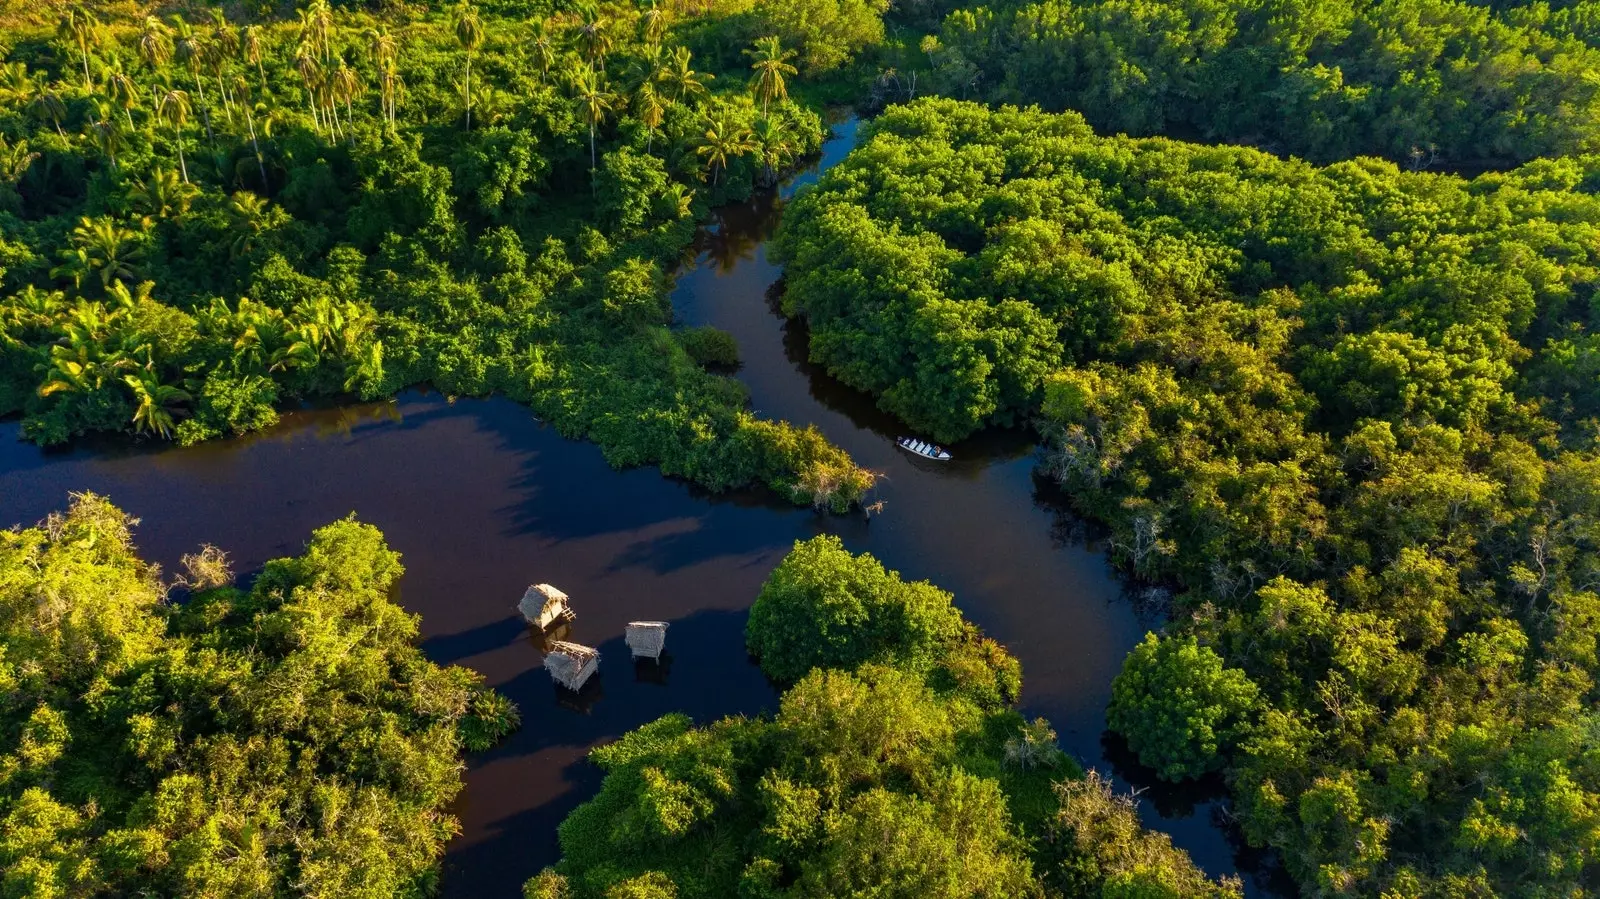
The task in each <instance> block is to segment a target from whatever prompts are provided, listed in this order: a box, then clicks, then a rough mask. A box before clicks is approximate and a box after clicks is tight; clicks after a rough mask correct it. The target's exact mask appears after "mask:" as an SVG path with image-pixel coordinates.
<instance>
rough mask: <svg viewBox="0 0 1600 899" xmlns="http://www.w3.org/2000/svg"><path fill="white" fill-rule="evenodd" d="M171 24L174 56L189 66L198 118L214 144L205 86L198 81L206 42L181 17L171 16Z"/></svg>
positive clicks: (207, 136)
mask: <svg viewBox="0 0 1600 899" xmlns="http://www.w3.org/2000/svg"><path fill="white" fill-rule="evenodd" d="M172 24H173V31H174V33H175V35H176V37H175V38H174V40H173V48H174V51H175V55H176V56H177V58H178V61H179V62H182V63H187V64H188V66H189V75H190V76H191V77H192V78H194V87H195V95H196V96H197V97H199V98H200V117H201V118H202V119H204V120H205V124H206V139H207V140H210V141H211V142H212V143H215V142H216V139H217V138H216V135H214V134H212V133H211V112H210V110H208V109H207V108H206V86H205V83H204V82H202V81H201V80H200V64H201V63H203V62H205V61H206V60H207V59H208V58H209V56H208V54H209V50H208V48H207V46H206V40H205V38H204V37H202V36H201V35H200V34H198V33H197V32H195V30H194V29H193V28H190V27H189V23H188V22H186V21H184V19H183V17H182V16H173V17H172Z"/></svg>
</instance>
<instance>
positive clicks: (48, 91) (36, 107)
mask: <svg viewBox="0 0 1600 899" xmlns="http://www.w3.org/2000/svg"><path fill="white" fill-rule="evenodd" d="M43 76H44V73H43V72H40V73H39V74H38V75H37V76H35V82H34V89H33V100H32V101H30V102H29V103H28V112H29V113H30V114H31V115H32V116H33V117H34V118H36V119H38V120H39V121H41V122H43V121H45V120H47V119H48V120H49V121H50V122H51V124H53V125H55V126H56V133H57V134H59V135H61V136H62V137H66V136H67V134H66V132H65V131H62V130H61V120H62V119H65V118H66V117H67V104H66V102H65V101H63V100H62V99H61V95H60V94H58V93H56V89H55V88H53V87H51V86H49V85H48V84H46V83H45V80H44V77H43Z"/></svg>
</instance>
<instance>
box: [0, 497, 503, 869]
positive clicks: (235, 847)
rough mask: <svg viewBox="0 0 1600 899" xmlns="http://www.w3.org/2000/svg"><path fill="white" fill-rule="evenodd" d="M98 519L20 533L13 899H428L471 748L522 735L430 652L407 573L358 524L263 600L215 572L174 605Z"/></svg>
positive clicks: (13, 599)
mask: <svg viewBox="0 0 1600 899" xmlns="http://www.w3.org/2000/svg"><path fill="white" fill-rule="evenodd" d="M131 524H132V522H130V521H129V520H128V519H127V518H126V517H125V516H124V515H123V514H122V513H121V512H120V511H118V510H117V509H115V508H114V507H112V506H111V504H110V503H108V502H107V501H106V500H104V499H102V498H99V497H96V496H82V497H78V498H77V499H76V500H75V501H74V503H73V505H72V508H71V509H70V511H68V512H66V513H65V514H60V515H52V516H51V517H50V518H49V519H48V520H47V521H45V522H43V523H41V524H40V525H39V526H38V527H33V528H28V529H25V530H10V531H3V532H0V872H3V873H0V896H5V897H8V899H10V897H16V899H22V897H29V899H48V897H58V896H60V897H67V896H91V895H128V896H132V895H165V896H243V895H256V896H270V895H289V894H290V893H293V894H294V895H301V896H322V897H330V899H331V897H346V896H365V897H372V899H380V897H382V899H388V897H393V896H421V895H426V894H427V893H429V892H430V890H431V888H432V885H433V883H434V881H435V876H436V869H435V863H436V861H437V860H438V857H439V855H440V853H441V852H442V851H443V849H444V844H445V842H446V841H447V840H448V839H449V838H450V837H451V836H453V835H454V834H455V827H456V823H455V819H454V818H452V817H451V816H450V815H449V814H447V813H446V812H445V808H446V806H447V805H448V804H449V802H450V801H451V799H452V798H454V796H455V795H456V793H457V792H458V791H459V790H460V789H461V754H462V752H463V750H464V749H468V748H471V749H485V748H488V746H489V745H491V744H492V743H493V742H494V741H495V740H496V739H498V738H499V737H500V736H501V735H502V734H504V733H505V732H507V731H508V730H510V729H511V728H513V727H515V726H516V721H517V715H516V710H515V708H514V707H512V706H511V704H510V703H509V702H507V701H506V700H505V699H503V698H502V697H500V696H498V695H497V694H495V693H492V692H490V691H488V690H485V689H484V688H483V687H482V686H481V678H479V677H478V675H476V674H474V673H473V672H471V671H468V670H467V669H465V668H458V667H449V668H441V667H439V666H437V665H434V664H433V663H431V662H429V661H428V660H427V659H425V658H424V657H423V655H422V653H421V652H420V651H419V650H418V649H417V648H416V647H415V645H414V643H415V640H416V636H417V620H416V618H415V616H412V615H408V614H406V613H405V612H404V611H402V610H401V609H400V608H399V607H398V606H396V605H394V604H393V603H392V602H390V601H389V598H388V593H389V588H390V586H391V585H392V584H393V582H394V580H395V579H396V578H397V577H399V576H400V573H401V568H400V561H399V556H398V555H397V554H396V553H394V552H392V551H390V550H389V549H388V547H386V546H385V545H384V542H383V537H382V536H381V535H380V534H379V533H378V532H377V530H375V529H374V528H372V527H369V526H367V525H363V524H359V523H357V522H356V521H354V520H348V519H347V520H345V521H341V522H337V523H335V524H331V525H329V526H327V527H325V528H322V529H320V530H318V531H317V532H316V533H315V534H313V535H312V538H311V542H310V543H309V544H308V545H307V547H306V551H305V553H304V554H303V555H301V556H299V557H297V558H292V559H279V560H276V561H274V562H270V563H268V564H267V566H266V568H265V570H264V571H262V572H261V574H260V576H259V577H258V578H257V579H256V581H255V584H254V586H253V587H252V588H251V589H250V590H249V592H244V591H241V590H237V589H234V588H233V587H230V586H227V585H226V579H227V578H228V574H227V570H226V563H225V559H224V557H222V556H221V555H220V554H217V553H216V552H215V551H214V550H208V551H207V552H206V553H202V554H197V555H196V556H195V557H193V558H192V559H191V560H189V561H190V566H189V567H190V573H189V575H188V581H189V582H190V584H191V586H192V587H193V588H194V589H195V591H196V592H194V593H193V595H192V596H191V597H190V598H189V599H188V601H187V602H185V603H183V604H181V605H175V604H169V603H168V602H167V601H166V592H167V585H165V584H163V583H162V581H161V579H160V573H159V572H158V571H157V570H156V569H154V568H153V567H151V566H149V565H147V564H145V563H144V562H142V561H140V559H139V558H138V557H137V556H136V555H135V554H134V551H133V548H132V543H131V538H130V534H129V528H130V526H131Z"/></svg>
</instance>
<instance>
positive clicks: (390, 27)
mask: <svg viewBox="0 0 1600 899" xmlns="http://www.w3.org/2000/svg"><path fill="white" fill-rule="evenodd" d="M528 13H529V11H528V10H521V11H519V12H516V13H507V14H506V15H505V16H504V17H502V16H498V15H495V14H493V13H492V12H491V13H479V14H475V16H476V17H475V18H472V22H473V26H472V28H468V31H469V32H471V33H470V34H468V35H467V36H468V37H470V38H471V40H470V41H468V42H467V43H463V37H462V32H461V29H460V28H458V27H457V26H458V25H461V24H462V23H461V22H458V21H457V19H458V18H459V17H457V16H455V15H454V14H453V13H449V14H447V13H444V12H433V13H427V12H424V11H422V10H399V9H394V10H389V11H388V12H386V13H385V14H383V15H377V16H374V15H371V14H369V13H367V12H364V11H354V10H352V11H344V10H341V11H337V12H336V11H334V10H333V9H332V8H330V7H329V6H328V5H327V4H326V3H323V2H316V3H313V4H312V5H311V6H310V7H308V8H307V10H305V17H304V19H303V20H299V21H294V22H291V21H287V20H284V21H275V20H267V21H262V22H258V23H255V24H253V25H251V26H250V28H251V29H253V30H251V31H249V32H248V35H250V36H252V41H254V43H253V45H252V46H254V47H255V48H256V51H259V52H255V51H249V52H247V51H246V49H245V48H244V47H243V46H242V45H241V44H239V43H238V40H242V37H241V35H244V34H246V33H245V32H240V31H239V29H238V27H237V26H236V25H233V24H228V23H226V22H224V23H223V24H222V25H214V24H213V23H206V24H205V25H203V26H200V25H190V24H188V23H185V22H184V21H183V20H182V19H181V18H180V19H177V20H167V19H159V20H150V21H149V22H141V21H127V20H122V19H113V20H111V21H108V22H107V23H106V24H105V27H102V28H97V29H94V30H93V33H92V34H91V35H89V36H88V38H87V40H88V49H87V51H86V52H87V54H88V56H89V57H90V64H89V72H88V74H87V77H80V76H81V75H82V73H81V71H80V69H81V66H78V65H77V63H79V62H80V61H81V57H82V56H83V54H84V52H85V51H84V50H83V48H82V47H80V46H79V43H78V41H77V40H76V38H74V39H72V40H70V41H67V40H64V39H63V38H60V37H51V36H50V35H49V33H46V32H45V31H44V30H43V29H33V30H38V31H40V34H39V36H38V40H37V43H27V42H18V43H16V44H15V45H16V46H18V47H22V46H24V44H26V45H27V47H28V48H29V49H27V50H23V49H19V50H17V51H15V53H13V58H11V59H8V60H7V62H6V65H7V66H8V68H6V69H5V70H4V72H5V73H7V74H6V78H7V79H11V80H9V81H6V82H5V84H8V85H10V87H4V86H0V162H3V163H4V165H0V187H3V188H4V191H0V234H3V235H4V237H3V238H0V296H3V297H4V298H3V299H0V414H12V413H21V414H22V416H23V419H24V432H25V434H26V435H27V436H28V437H29V438H31V439H33V440H36V441H39V442H41V443H61V442H64V441H67V440H70V439H72V438H73V437H75V436H77V435H80V434H85V433H88V432H92V431H128V432H132V433H135V434H138V435H142V436H146V437H150V438H156V439H168V438H175V439H177V440H180V441H182V442H185V443H193V442H197V441H201V440H206V439H211V438H215V437H223V436H228V435H235V434H240V433H244V432H247V431H251V430H256V429H260V428H263V427H267V426H270V425H271V424H272V423H273V422H274V421H275V416H276V413H275V412H274V410H275V409H276V408H278V407H280V406H281V405H284V404H288V403H293V402H296V401H299V400H302V399H304V398H308V397H336V398H342V397H359V398H363V399H373V398H377V397H383V396H388V395H390V394H393V393H394V392H395V391H397V390H399V389H401V388H404V387H406V386H408V385H413V384H419V383H424V382H426V383H430V384H432V385H433V386H434V387H436V388H438V389H439V390H442V391H444V392H446V393H450V394H464V395H474V396H481V395H486V394H490V393H503V394H506V395H509V396H511V397H513V398H515V399H517V400H519V401H521V402H524V403H527V404H528V405H530V406H531V407H533V408H534V409H535V410H536V411H537V413H538V414H539V415H540V417H541V418H543V419H545V420H547V421H551V422H553V423H555V425H556V426H557V427H558V428H560V429H561V431H562V432H563V433H565V434H569V435H571V436H574V437H585V438H588V439H591V440H594V441H595V442H596V443H599V444H600V445H601V446H602V448H603V449H604V450H605V451H606V455H607V458H608V459H610V460H611V461H612V462H613V463H615V464H617V465H659V466H661V468H662V470H663V471H665V472H666V473H669V474H674V475H679V476H683V477H686V478H690V479H693V480H695V481H698V482H699V483H701V484H703V485H705V486H707V487H709V488H711V489H713V490H725V489H730V488H733V487H742V486H747V485H751V484H756V483H759V484H766V485H769V486H771V487H772V488H774V489H776V490H778V491H779V492H780V493H782V494H783V495H786V496H789V497H792V498H794V499H795V500H796V501H797V502H802V503H812V504H815V505H817V506H819V507H822V508H833V509H840V510H842V509H844V508H846V507H848V506H849V504H850V503H851V502H853V501H854V500H855V499H856V498H857V497H859V496H860V495H861V493H862V491H863V490H865V489H866V487H867V486H868V485H869V484H870V482H871V475H870V473H868V472H865V471H863V470H861V469H859V468H858V467H856V466H855V465H854V464H853V463H852V462H851V461H850V459H849V457H848V456H847V455H845V454H844V453H842V452H841V451H839V450H838V449H837V448H835V447H832V446H829V445H828V444H827V443H826V441H824V440H822V439H821V438H820V436H819V435H817V434H816V433H814V432H806V431H799V430H797V429H795V428H792V427H790V426H789V425H787V424H785V423H772V422H764V421H760V420H758V419H756V418H754V417H753V416H752V415H751V414H750V413H749V412H748V411H747V409H746V408H745V407H746V397H745V396H744V394H743V392H742V391H740V390H738V389H735V388H733V387H732V386H731V385H730V383H729V382H728V381H727V379H725V378H723V377H720V376H718V375H715V374H712V373H708V372H706V371H704V370H703V368H702V367H701V365H700V364H697V361H700V360H695V359H691V358H690V357H688V356H686V355H685V353H684V351H683V349H682V348H680V346H679V345H678V342H677V341H675V340H673V338H672V335H671V334H670V332H669V331H668V330H667V328H666V325H667V322H668V317H669V316H668V311H669V310H668V307H667V303H666V290H667V288H668V287H669V286H670V273H671V271H672V268H673V266H674V265H675V264H676V262H677V261H678V260H679V259H680V258H681V254H682V251H683V250H684V249H685V248H686V247H687V246H688V245H689V243H690V241H691V240H692V238H693V235H694V225H695V222H694V216H695V213H696V212H697V211H701V212H703V211H704V209H705V208H706V206H707V204H708V203H713V202H720V201H722V200H724V199H728V198H740V197H744V196H748V195H749V194H750V192H751V191H752V190H753V189H754V188H755V187H756V185H757V183H758V182H760V183H762V184H769V183H771V182H773V181H774V180H776V177H777V175H778V173H780V172H782V171H784V170H786V169H787V168H789V167H790V166H792V165H793V164H794V163H795V162H796V161H798V160H800V159H801V158H803V157H805V156H807V155H808V154H811V153H814V152H815V151H816V150H817V149H818V147H819V146H820V143H821V139H822V136H823V128H822V124H821V121H820V119H819V117H818V116H817V115H816V113H815V112H813V111H811V110H807V109H803V108H801V107H799V106H797V105H796V104H794V103H792V102H789V101H788V100H787V99H785V98H784V97H783V96H778V95H774V94H773V93H772V92H771V91H770V90H768V91H767V92H766V93H764V94H763V97H762V101H761V102H760V103H757V102H756V100H755V99H754V98H753V97H752V96H751V95H750V94H749V93H748V92H747V89H746V87H747V86H746V83H745V82H746V77H747V75H748V72H749V69H748V66H749V62H748V60H745V59H743V58H740V59H737V60H735V63H736V64H737V69H736V71H735V73H734V74H735V75H737V77H730V78H724V79H720V80H714V79H713V77H712V75H711V73H708V72H704V71H696V67H697V66H699V65H701V63H700V62H698V61H697V60H695V59H694V58H693V56H692V54H689V53H688V52H687V50H686V49H685V48H683V47H681V46H678V42H677V41H676V40H675V38H674V29H673V28H672V27H671V26H672V25H673V24H674V22H678V23H679V24H682V23H683V21H684V20H681V19H680V18H679V17H678V16H677V14H672V15H671V16H669V18H667V19H662V20H660V22H659V23H658V24H659V27H655V28H653V29H652V28H646V27H644V26H643V24H642V23H643V21H644V20H643V18H642V17H643V16H644V13H643V11H641V10H640V9H639V8H637V7H635V6H633V5H606V6H602V7H596V8H594V9H586V10H585V11H562V12H556V11H553V10H552V11H545V12H542V13H539V14H538V15H535V16H529V14H528ZM469 18H471V17H469ZM873 21H874V22H876V21H877V20H876V19H873ZM52 24H53V23H52ZM463 27H465V26H463ZM818 27H823V26H822V25H818ZM880 27H881V25H880ZM474 29H475V30H474ZM69 30H70V29H69ZM23 31H25V32H29V33H31V31H30V30H29V29H23ZM74 33H75V32H74ZM186 34H192V37H189V36H185V35H186ZM236 39H237V40H236ZM52 42H54V43H52ZM469 43H470V44H471V46H470V47H468V44H469ZM535 44H537V45H538V46H539V47H540V48H542V50H540V51H539V52H531V53H530V52H529V51H528V50H527V48H528V47H530V46H531V45H535ZM852 46H854V44H852ZM162 47H169V48H172V49H174V54H172V55H170V58H168V55H167V54H165V53H164V52H160V51H159V48H162ZM224 47H233V48H234V50H233V51H230V52H221V51H222V48H224ZM153 48H154V49H153ZM35 50H39V51H40V52H42V53H43V55H42V56H40V55H37V54H35V52H34V51H35ZM191 50H192V51H194V52H190V51H191ZM51 54H55V55H54V56H52V55H51ZM196 54H198V55H196ZM63 61H70V64H68V65H62V64H61V63H62V62H63ZM469 64H470V67H471V68H470V71H471V81H470V90H463V88H464V87H467V86H468V84H469V82H468V81H467V78H466V76H467V73H468V66H469ZM580 82H581V83H583V84H587V85H588V86H589V87H588V88H587V89H585V90H580V89H579V86H580ZM174 92H176V93H174ZM52 97H59V98H61V99H62V100H63V102H64V103H65V109H64V110H63V111H61V115H60V116H59V117H53V113H52V114H50V115H43V116H42V117H41V115H35V114H34V113H32V112H30V110H34V109H38V110H44V112H47V113H48V112H51V111H52V110H54V109H55V107H54V106H51V105H50V103H49V102H47V101H48V99H49V98H52ZM41 98H45V99H43V100H42V99H41ZM649 98H653V101H652V103H653V104H654V105H650V104H647V103H645V102H643V101H644V100H646V99H649ZM40 103H44V104H45V105H44V106H40V105H39V104H40ZM46 107H48V108H46ZM58 118H59V121H58V120H57V119H58ZM469 119H470V125H469ZM58 124H59V126H60V129H61V133H58V132H57V125H58ZM713 131H714V132H715V133H716V134H717V135H718V138H717V140H715V141H712V140H711V139H710V138H708V134H709V133H711V132H713ZM713 144H715V146H713ZM180 151H181V152H182V156H181V158H178V157H179V152H180ZM591 159H594V160H596V162H597V164H596V165H595V166H594V167H593V170H592V171H591V164H590V163H591Z"/></svg>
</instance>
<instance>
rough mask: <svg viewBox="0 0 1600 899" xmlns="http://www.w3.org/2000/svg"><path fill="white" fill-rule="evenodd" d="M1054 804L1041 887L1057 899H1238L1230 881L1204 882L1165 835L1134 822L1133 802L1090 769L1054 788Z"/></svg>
mask: <svg viewBox="0 0 1600 899" xmlns="http://www.w3.org/2000/svg"><path fill="white" fill-rule="evenodd" d="M1055 790H1056V794H1057V798H1058V800H1059V802H1060V805H1059V808H1058V810H1057V811H1056V814H1055V817H1054V818H1053V819H1052V820H1051V822H1050V829H1049V834H1050V839H1049V841H1048V843H1047V845H1048V846H1049V847H1050V848H1049V849H1047V850H1046V853H1047V854H1048V855H1050V856H1051V857H1052V860H1054V861H1056V862H1057V863H1056V864H1055V865H1053V866H1051V867H1050V868H1048V869H1047V870H1048V871H1049V876H1048V877H1047V879H1046V881H1045V882H1046V886H1047V888H1049V889H1051V890H1053V891H1059V892H1060V894H1061V895H1063V896H1101V897H1105V899H1237V897H1239V896H1241V895H1242V894H1243V891H1242V890H1241V889H1240V884H1239V882H1238V881H1237V880H1235V879H1224V880H1222V881H1221V882H1217V881H1212V880H1208V879H1207V878H1206V876H1205V872H1203V871H1201V870H1200V869H1199V868H1197V867H1195V865H1194V862H1193V861H1191V860H1190V859H1189V855H1188V853H1185V852H1184V851H1183V850H1181V849H1175V848H1173V846H1172V838H1171V837H1168V836H1167V835H1166V834H1164V833H1153V832H1151V831H1147V830H1145V829H1144V827H1143V826H1141V825H1140V823H1139V814H1138V811H1137V810H1136V808H1135V805H1134V801H1133V797H1131V796H1122V795H1118V794H1117V793H1116V792H1115V791H1114V790H1113V788H1112V786H1111V782H1110V781H1109V780H1107V779H1105V778H1104V777H1101V776H1100V772H1098V771H1090V772H1089V774H1088V776H1086V777H1084V778H1083V779H1082V780H1064V781H1061V782H1060V783H1058V784H1056V785H1055Z"/></svg>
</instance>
